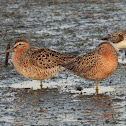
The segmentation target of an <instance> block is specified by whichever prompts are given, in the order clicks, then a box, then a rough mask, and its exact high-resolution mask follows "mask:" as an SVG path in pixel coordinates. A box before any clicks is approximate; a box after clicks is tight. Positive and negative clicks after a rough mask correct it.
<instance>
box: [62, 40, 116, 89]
mask: <svg viewBox="0 0 126 126" xmlns="http://www.w3.org/2000/svg"><path fill="white" fill-rule="evenodd" d="M117 62H118V56H117V52H116V50H115V49H114V47H113V46H112V45H111V44H110V43H107V42H104V43H101V44H100V45H99V46H98V47H97V49H96V50H94V51H93V52H91V53H87V54H85V55H82V56H78V57H76V58H75V59H73V60H71V61H70V62H69V63H66V64H64V65H63V67H65V68H67V69H68V70H70V71H72V72H73V73H75V74H76V75H78V76H80V77H82V78H85V79H88V80H92V81H100V80H102V79H105V78H107V77H109V76H110V75H112V74H113V73H114V71H115V70H116V67H117ZM97 88H98V86H97Z"/></svg>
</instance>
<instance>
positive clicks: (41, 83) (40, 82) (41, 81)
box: [40, 80, 42, 89]
mask: <svg viewBox="0 0 126 126" xmlns="http://www.w3.org/2000/svg"><path fill="white" fill-rule="evenodd" d="M40 87H41V89H42V80H40Z"/></svg>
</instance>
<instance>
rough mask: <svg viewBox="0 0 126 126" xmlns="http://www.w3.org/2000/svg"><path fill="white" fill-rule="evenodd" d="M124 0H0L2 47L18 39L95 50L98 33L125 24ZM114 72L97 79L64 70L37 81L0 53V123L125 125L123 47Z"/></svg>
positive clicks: (78, 50) (67, 48) (65, 48)
mask: <svg viewBox="0 0 126 126" xmlns="http://www.w3.org/2000/svg"><path fill="white" fill-rule="evenodd" d="M125 6H126V2H125V1H124V0H121V1H120V0H116V1H115V0H101V1H97V0H85V1H83V0H73V1H69V0H42V1H39V0H36V1H34V0H29V1H25V0H22V1H21V0H17V1H15V0H14V1H13V0H1V1H0V18H1V21H0V27H1V28H0V52H2V51H5V50H6V46H7V44H8V43H10V45H11V47H12V46H13V44H14V41H15V40H17V39H26V40H27V41H29V43H30V44H31V45H32V46H36V47H42V48H43V47H44V48H49V49H53V50H56V51H59V52H62V53H65V54H71V55H81V54H84V53H86V52H89V51H91V50H92V49H95V48H96V46H97V45H98V44H99V43H101V42H102V41H100V40H99V38H101V37H103V36H105V35H107V34H110V33H113V32H115V31H116V30H118V29H125V27H126V23H125V22H126V15H125V12H126V9H125ZM118 54H119V64H118V67H117V69H116V71H115V73H114V74H113V75H112V76H111V77H109V78H107V79H104V80H102V81H101V82H100V85H99V94H96V92H95V87H96V82H93V81H87V80H84V79H82V78H80V77H77V76H75V75H73V74H72V73H70V72H68V71H63V72H60V73H59V75H57V76H56V77H54V78H52V79H47V80H44V81H43V89H40V86H39V84H40V82H39V81H35V80H30V79H27V78H24V77H22V76H21V75H19V74H18V73H17V72H16V70H15V69H14V67H13V63H12V60H11V55H12V54H10V55H9V62H8V63H9V64H8V66H7V67H5V64H4V63H5V55H2V56H0V60H1V62H0V125H1V126H16V125H18V126H19V125H20V126H23V125H26V126H29V125H38V126H40V125H42V126H84V125H86V126H90V125H91V126H94V125H98V126H99V125H100V126H102V125H105V126H108V125H110V126H113V125H117V126H124V125H126V75H125V73H126V72H125V70H126V65H125V55H124V54H125V52H124V50H121V51H119V53H118Z"/></svg>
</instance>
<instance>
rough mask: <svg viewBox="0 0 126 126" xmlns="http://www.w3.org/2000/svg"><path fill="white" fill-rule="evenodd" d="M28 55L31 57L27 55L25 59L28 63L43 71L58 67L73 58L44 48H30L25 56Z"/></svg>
mask: <svg viewBox="0 0 126 126" xmlns="http://www.w3.org/2000/svg"><path fill="white" fill-rule="evenodd" d="M28 53H31V55H27V56H28V58H27V59H30V60H29V62H30V63H31V64H32V65H34V66H37V67H40V68H43V69H47V68H53V67H56V66H59V65H60V64H63V63H66V62H68V61H70V60H71V59H73V58H74V57H72V56H68V55H63V54H60V53H59V52H56V51H53V50H50V49H45V48H43V49H41V48H32V49H30V51H28V52H27V54H28ZM27 56H25V57H27ZM29 56H30V57H29Z"/></svg>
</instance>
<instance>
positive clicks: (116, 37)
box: [101, 30, 126, 43]
mask: <svg viewBox="0 0 126 126" xmlns="http://www.w3.org/2000/svg"><path fill="white" fill-rule="evenodd" d="M124 38H126V30H123V31H118V32H116V33H113V34H109V35H108V36H105V37H103V38H101V40H109V41H111V42H113V43H118V42H121V41H123V40H124Z"/></svg>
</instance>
